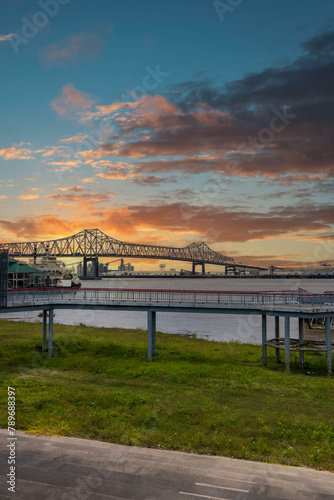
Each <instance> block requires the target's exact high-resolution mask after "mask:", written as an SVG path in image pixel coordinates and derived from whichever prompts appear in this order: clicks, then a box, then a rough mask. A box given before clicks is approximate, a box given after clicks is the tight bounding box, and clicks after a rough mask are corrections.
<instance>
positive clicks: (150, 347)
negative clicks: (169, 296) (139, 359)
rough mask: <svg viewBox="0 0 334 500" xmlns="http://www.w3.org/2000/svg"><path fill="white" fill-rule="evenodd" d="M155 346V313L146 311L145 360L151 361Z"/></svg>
mask: <svg viewBox="0 0 334 500" xmlns="http://www.w3.org/2000/svg"><path fill="white" fill-rule="evenodd" d="M155 346H156V312H155V311H147V359H148V361H152V356H153V355H154V354H155Z"/></svg>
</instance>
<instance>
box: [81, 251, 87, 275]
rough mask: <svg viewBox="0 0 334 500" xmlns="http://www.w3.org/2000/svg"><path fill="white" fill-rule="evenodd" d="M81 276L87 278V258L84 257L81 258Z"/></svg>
mask: <svg viewBox="0 0 334 500" xmlns="http://www.w3.org/2000/svg"><path fill="white" fill-rule="evenodd" d="M82 275H83V277H84V278H87V257H85V256H84V258H83V267H82Z"/></svg>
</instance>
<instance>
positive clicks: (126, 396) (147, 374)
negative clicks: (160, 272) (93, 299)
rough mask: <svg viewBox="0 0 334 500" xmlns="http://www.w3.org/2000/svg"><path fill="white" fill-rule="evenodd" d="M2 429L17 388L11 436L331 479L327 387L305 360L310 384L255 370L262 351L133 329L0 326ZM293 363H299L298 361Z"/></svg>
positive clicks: (333, 464) (311, 358) (332, 431)
mask: <svg viewBox="0 0 334 500" xmlns="http://www.w3.org/2000/svg"><path fill="white" fill-rule="evenodd" d="M0 338H1V347H0V373H1V387H2V394H3V398H2V401H1V422H2V423H3V424H2V425H4V422H5V421H6V418H7V406H6V397H5V395H6V393H7V387H8V386H10V387H13V388H15V389H16V429H17V430H26V431H28V432H32V433H36V434H55V435H63V436H76V437H87V438H91V439H98V440H101V441H109V442H114V443H120V444H127V445H138V446H148V447H156V448H166V449H173V450H183V451H188V452H195V453H201V454H216V455H223V456H228V457H235V458H245V459H248V460H260V461H264V462H271V463H280V464H286V465H305V466H310V467H314V468H319V469H324V470H330V471H334V425H333V417H332V416H333V413H334V401H333V398H332V395H333V390H334V378H327V377H325V376H324V371H325V370H324V367H325V359H324V357H323V356H321V355H317V354H308V355H306V356H305V358H306V371H307V372H308V373H310V375H309V376H307V375H306V374H305V373H302V372H301V371H300V370H299V368H298V363H297V359H298V354H293V355H292V366H291V368H292V371H291V373H290V374H288V373H285V372H284V371H283V369H284V367H283V365H277V364H276V363H275V362H274V350H273V349H269V350H268V354H269V356H268V366H267V367H263V366H262V365H261V347H259V346H256V345H250V344H239V343H237V342H229V343H223V342H208V341H205V340H201V339H196V338H192V337H188V336H183V337H182V336H179V335H171V334H161V333H158V334H157V358H156V362H153V363H148V362H147V361H146V356H147V333H146V332H145V331H141V330H122V329H110V328H93V327H86V326H82V325H80V326H67V325H59V324H56V325H55V331H54V346H55V348H54V353H55V356H54V358H49V357H48V356H47V354H46V353H43V352H42V351H41V325H40V324H36V323H26V322H12V321H4V320H2V321H0ZM295 359H296V362H295Z"/></svg>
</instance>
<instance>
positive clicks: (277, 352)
mask: <svg viewBox="0 0 334 500" xmlns="http://www.w3.org/2000/svg"><path fill="white" fill-rule="evenodd" d="M275 339H276V340H277V342H278V341H279V316H275ZM275 361H276V363H280V362H281V358H280V349H279V348H278V347H276V349H275Z"/></svg>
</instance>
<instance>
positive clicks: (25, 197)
mask: <svg viewBox="0 0 334 500" xmlns="http://www.w3.org/2000/svg"><path fill="white" fill-rule="evenodd" d="M19 198H20V199H21V200H35V199H36V198H39V194H21V196H19Z"/></svg>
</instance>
